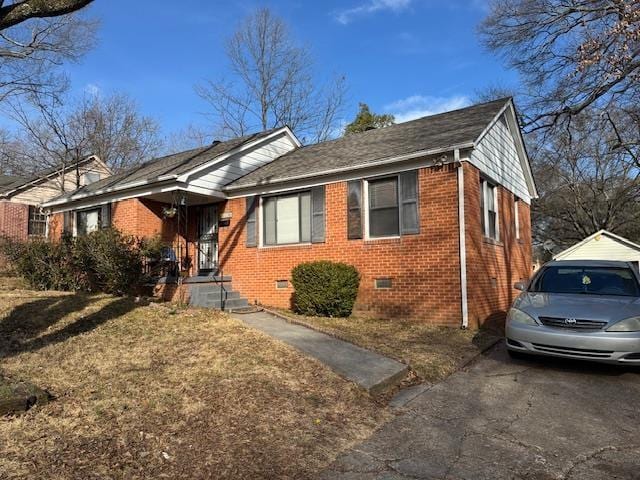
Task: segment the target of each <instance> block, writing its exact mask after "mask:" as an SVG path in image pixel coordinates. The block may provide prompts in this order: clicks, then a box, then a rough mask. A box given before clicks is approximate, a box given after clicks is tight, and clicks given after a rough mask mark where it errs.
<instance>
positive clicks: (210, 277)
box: [184, 275, 231, 285]
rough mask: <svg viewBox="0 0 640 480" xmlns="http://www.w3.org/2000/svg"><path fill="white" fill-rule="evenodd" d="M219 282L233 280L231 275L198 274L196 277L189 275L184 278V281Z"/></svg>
mask: <svg viewBox="0 0 640 480" xmlns="http://www.w3.org/2000/svg"><path fill="white" fill-rule="evenodd" d="M219 282H231V276H230V275H225V276H223V277H221V276H220V275H198V276H194V277H188V278H185V279H184V283H190V284H191V283H195V284H197V283H212V284H214V285H215V284H216V283H219Z"/></svg>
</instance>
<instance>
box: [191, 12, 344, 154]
mask: <svg viewBox="0 0 640 480" xmlns="http://www.w3.org/2000/svg"><path fill="white" fill-rule="evenodd" d="M226 53H227V57H228V60H229V63H230V73H231V75H230V78H228V79H226V80H225V79H222V80H210V81H208V82H206V83H205V84H203V85H198V86H196V91H197V93H198V94H199V95H200V96H201V97H202V98H203V99H204V100H205V101H207V102H208V103H209V105H210V106H211V108H212V109H213V115H214V118H215V121H216V127H217V128H219V129H220V130H221V131H222V133H223V134H224V135H234V136H240V135H244V134H246V133H248V132H249V131H252V130H257V129H262V130H267V129H270V128H275V127H279V126H282V125H289V126H290V127H291V128H292V129H294V130H295V131H296V133H298V134H299V135H300V136H301V137H303V138H305V139H306V140H308V141H310V142H317V141H321V140H324V139H326V138H328V137H330V136H332V135H333V134H335V133H336V132H337V131H338V130H337V128H336V127H337V125H336V123H337V120H338V116H339V114H340V111H341V108H342V106H343V103H344V95H345V82H344V78H343V77H338V78H336V79H335V80H334V81H333V82H331V83H329V84H328V85H326V86H324V87H318V86H317V85H316V84H315V82H314V75H313V73H314V72H313V68H312V60H311V55H310V52H309V51H308V50H307V49H306V48H304V47H301V46H299V45H297V44H296V43H295V42H294V40H293V39H292V37H291V35H290V33H289V30H288V28H287V25H286V24H285V23H284V21H283V20H282V19H280V18H278V17H276V16H274V15H273V14H272V13H271V12H270V11H269V10H268V9H260V10H257V11H256V12H255V13H254V14H252V15H250V16H249V17H248V18H246V19H245V20H244V21H243V22H242V23H241V24H240V26H239V27H238V29H237V31H236V32H235V33H234V34H233V35H232V36H231V38H229V40H228V41H227V44H226Z"/></svg>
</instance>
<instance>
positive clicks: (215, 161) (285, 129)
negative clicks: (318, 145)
mask: <svg viewBox="0 0 640 480" xmlns="http://www.w3.org/2000/svg"><path fill="white" fill-rule="evenodd" d="M283 133H284V134H285V135H287V136H293V138H294V139H295V141H294V143H295V144H296V145H299V144H300V142H299V141H298V139H297V138H295V136H294V135H293V132H291V130H290V129H289V127H282V128H279V129H278V130H276V131H275V132H272V133H270V134H269V135H267V136H266V137H261V138H257V139H255V140H252V141H250V142H246V143H243V144H242V145H238V146H237V147H236V148H234V149H233V150H230V151H228V152H226V153H223V154H222V155H219V156H217V157H215V158H214V159H212V160H211V161H209V162H206V163H203V164H202V165H199V166H197V167H195V168H194V169H192V170H189V171H188V172H185V173H183V174H182V175H180V176H178V177H177V179H178V181H179V182H186V181H188V180H189V178H190V177H192V176H193V175H195V174H197V173H199V172H201V171H203V170H206V169H208V168H210V167H212V166H214V165H216V164H218V163H220V162H222V161H224V160H226V159H227V158H229V157H231V156H233V155H236V154H238V153H241V152H244V151H245V150H249V149H251V148H253V147H256V146H258V145H260V144H261V143H268V142H269V140H271V139H273V138H275V137H278V136H280V135H282V134H283ZM158 178H159V179H160V180H162V179H163V177H158Z"/></svg>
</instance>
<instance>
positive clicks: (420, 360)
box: [280, 310, 495, 382]
mask: <svg viewBox="0 0 640 480" xmlns="http://www.w3.org/2000/svg"><path fill="white" fill-rule="evenodd" d="M280 313H282V314H284V315H285V316H287V317H290V318H292V319H294V321H296V322H299V323H301V324H305V325H308V326H310V327H312V328H315V329H317V330H320V331H322V332H325V333H329V334H331V335H335V336H337V337H339V338H341V339H343V340H346V341H348V342H351V343H355V344H356V345H360V346H361V347H364V348H368V349H370V350H373V351H376V352H378V353H381V354H382V355H386V356H388V357H391V358H395V359H396V360H399V361H401V362H403V363H406V364H408V365H410V366H411V367H412V368H413V370H414V372H415V373H416V374H417V375H418V377H419V379H422V380H425V381H427V382H437V381H440V380H443V379H444V378H446V377H448V376H449V375H451V374H452V373H453V372H455V371H456V370H457V369H459V368H460V367H461V366H462V365H464V364H465V363H467V362H468V361H469V360H471V359H473V358H474V357H475V356H476V355H478V353H479V352H481V351H482V350H484V349H486V348H487V347H488V346H489V345H491V344H492V343H493V342H494V341H495V336H494V335H493V334H491V333H490V332H485V331H482V330H481V331H473V330H461V329H457V328H450V327H438V326H433V325H428V324H424V323H418V322H408V321H401V320H381V319H372V318H363V317H357V316H354V317H349V318H327V317H306V316H302V315H296V314H293V313H291V312H290V311H288V310H287V311H284V310H280Z"/></svg>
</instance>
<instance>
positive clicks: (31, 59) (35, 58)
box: [0, 0, 97, 101]
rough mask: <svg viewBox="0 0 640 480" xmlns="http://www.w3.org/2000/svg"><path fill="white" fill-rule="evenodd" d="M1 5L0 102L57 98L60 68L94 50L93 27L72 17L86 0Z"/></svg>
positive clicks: (62, 81)
mask: <svg viewBox="0 0 640 480" xmlns="http://www.w3.org/2000/svg"><path fill="white" fill-rule="evenodd" d="M5 3H6V2H3V1H0V101H2V100H4V99H6V98H7V97H10V96H13V95H16V94H25V93H26V94H34V93H36V94H42V93H48V94H51V95H55V94H58V93H60V91H61V90H62V89H63V88H64V86H65V77H64V75H62V74H61V73H60V72H59V69H58V67H59V66H60V65H61V64H62V63H63V62H64V61H75V60H77V59H78V58H79V57H80V56H81V55H83V54H84V53H85V52H86V51H87V50H88V49H90V48H91V47H92V46H93V43H94V32H95V27H96V25H97V24H96V22H94V21H90V20H87V19H84V18H82V17H79V16H78V15H75V14H72V13H71V12H74V11H76V10H78V9H80V8H82V7H84V6H86V5H87V4H89V3H90V1H87V0H83V1H71V0H66V1H63V0H57V1H56V0H49V1H46V0H38V1H36V0H25V1H17V2H13V3H11V4H8V5H5Z"/></svg>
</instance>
